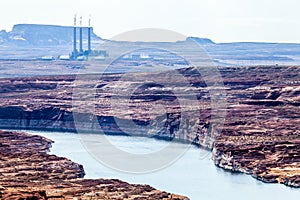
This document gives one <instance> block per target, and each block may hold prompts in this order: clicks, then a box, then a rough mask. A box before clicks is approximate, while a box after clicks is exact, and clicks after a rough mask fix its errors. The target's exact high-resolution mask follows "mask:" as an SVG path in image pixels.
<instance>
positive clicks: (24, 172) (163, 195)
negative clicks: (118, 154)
mask: <svg viewBox="0 0 300 200" xmlns="http://www.w3.org/2000/svg"><path fill="white" fill-rule="evenodd" d="M51 143H52V141H50V140H48V139H46V138H44V137H41V136H34V135H29V134H26V133H19V132H8V131H0V199H11V200H13V199H32V200H33V199H45V200H46V199H56V200H58V199H153V200H156V199H178V200H179V199H187V198H186V197H183V196H179V195H175V194H170V193H167V192H162V191H159V190H156V189H154V188H152V187H150V186H148V185H133V184H128V183H125V182H123V181H120V180H115V179H113V180H105V179H96V180H89V179H83V177H84V175H85V173H84V169H83V166H82V165H79V164H76V163H74V162H72V161H70V160H68V159H66V158H61V157H57V156H55V155H49V154H47V152H48V150H49V148H50V147H51Z"/></svg>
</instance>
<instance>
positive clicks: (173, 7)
mask: <svg viewBox="0 0 300 200" xmlns="http://www.w3.org/2000/svg"><path fill="white" fill-rule="evenodd" d="M299 7H300V1H299V0H276V1H274V0H84V1H79V0H78V1H77V0H76V1H75V0H73V1H72V0H43V1H37V0H25V1H24V0H9V1H8V0H6V1H2V2H1V6H0V30H1V29H6V30H7V31H10V30H11V29H12V26H13V25H14V24H20V23H30V24H33V23H36V24H55V25H73V17H74V14H75V13H77V15H78V16H81V15H82V16H83V19H84V21H83V25H87V24H88V22H87V21H88V18H89V14H91V15H92V25H93V26H94V31H95V33H96V34H97V35H99V36H101V37H102V38H107V39H109V38H111V37H114V36H116V35H119V34H121V33H123V32H127V31H130V30H134V29H139V28H162V29H169V30H172V31H175V32H179V33H181V34H184V35H186V36H198V37H206V38H210V39H212V40H213V41H215V42H235V41H248V42H253V41H256V42H294V43H300V21H299V19H300V12H299ZM78 24H79V17H78Z"/></svg>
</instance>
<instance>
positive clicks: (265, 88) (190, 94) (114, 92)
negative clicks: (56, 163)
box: [0, 66, 300, 187]
mask: <svg viewBox="0 0 300 200" xmlns="http://www.w3.org/2000/svg"><path fill="white" fill-rule="evenodd" d="M203 70H204V71H203ZM205 70H206V71H208V72H209V71H210V70H211V69H210V68H207V69H201V70H197V69H196V68H186V69H181V70H178V71H169V72H157V73H138V74H129V75H128V74H127V75H126V77H125V78H124V76H125V75H124V74H110V75H109V74H108V75H81V76H77V77H76V76H56V77H33V78H15V79H1V80H0V85H1V87H0V92H1V97H0V98H1V101H0V102H1V103H0V127H2V128H24V129H26V128H28V129H49V130H61V131H74V132H75V131H89V132H91V131H99V130H102V132H104V133H106V134H126V133H135V134H138V135H146V136H150V137H158V138H165V139H176V140H181V141H189V142H193V143H195V144H197V145H202V146H205V147H207V148H210V149H212V151H213V160H214V162H215V164H216V165H218V166H220V167H223V168H225V169H228V170H231V171H240V172H245V173H249V174H251V175H252V176H254V177H256V178H258V179H260V180H263V181H265V182H278V183H284V184H286V185H289V186H294V187H300V181H299V180H300V178H299V175H300V173H299V170H300V162H299V152H300V145H299V139H298V138H299V135H300V131H299V130H300V127H299V126H300V123H299V122H300V118H299V116H300V109H299V105H300V67H296V66H290V67H287V66H266V67H263V66H260V67H226V68H219V73H220V74H221V79H222V80H218V81H219V82H222V85H221V86H218V87H217V86H215V85H210V84H207V83H208V82H210V81H211V82H213V81H214V80H215V79H216V77H217V76H215V74H214V73H210V75H211V76H209V77H205V75H203V74H201V73H199V71H200V72H205ZM204 74H205V73H204ZM174 76H178V77H175V78H174ZM182 77H184V80H185V81H187V82H188V83H189V84H188V85H185V84H184V81H183V79H182ZM152 80H154V81H152ZM170 80H172V81H173V82H174V83H172V84H173V85H171V86H170ZM155 81H156V82H155ZM212 91H217V93H218V91H223V92H224V93H225V94H226V95H224V96H220V98H224V101H225V102H226V105H220V106H219V107H218V108H217V110H216V108H213V107H212V101H213V98H215V97H213V96H212V94H213V93H212ZM182 99H183V101H181V100H182ZM182 102H184V103H182ZM157 105H160V107H157ZM195 105H200V106H195ZM154 108H156V109H154ZM216 111H217V112H216ZM219 111H222V112H223V111H226V116H222V115H220V116H218V114H219V113H220V112H219ZM185 115H187V116H188V118H184V117H183V116H185ZM212 116H214V117H212ZM183 119H185V120H183ZM74 121H75V122H74ZM132 122H134V124H135V125H138V127H146V126H149V127H160V129H159V131H157V132H155V133H153V132H151V131H148V132H144V131H143V130H144V129H143V128H138V129H137V128H136V126H126V125H127V124H132Z"/></svg>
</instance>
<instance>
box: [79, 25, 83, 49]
mask: <svg viewBox="0 0 300 200" xmlns="http://www.w3.org/2000/svg"><path fill="white" fill-rule="evenodd" d="M79 50H80V52H81V53H82V52H83V49H82V27H80V28H79Z"/></svg>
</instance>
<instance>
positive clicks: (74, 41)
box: [73, 26, 77, 54]
mask: <svg viewBox="0 0 300 200" xmlns="http://www.w3.org/2000/svg"><path fill="white" fill-rule="evenodd" d="M76 35H77V33H76V27H75V26H74V39H73V45H74V46H73V52H74V54H76V52H77V45H76V43H77V42H76V40H77V38H76Z"/></svg>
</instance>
